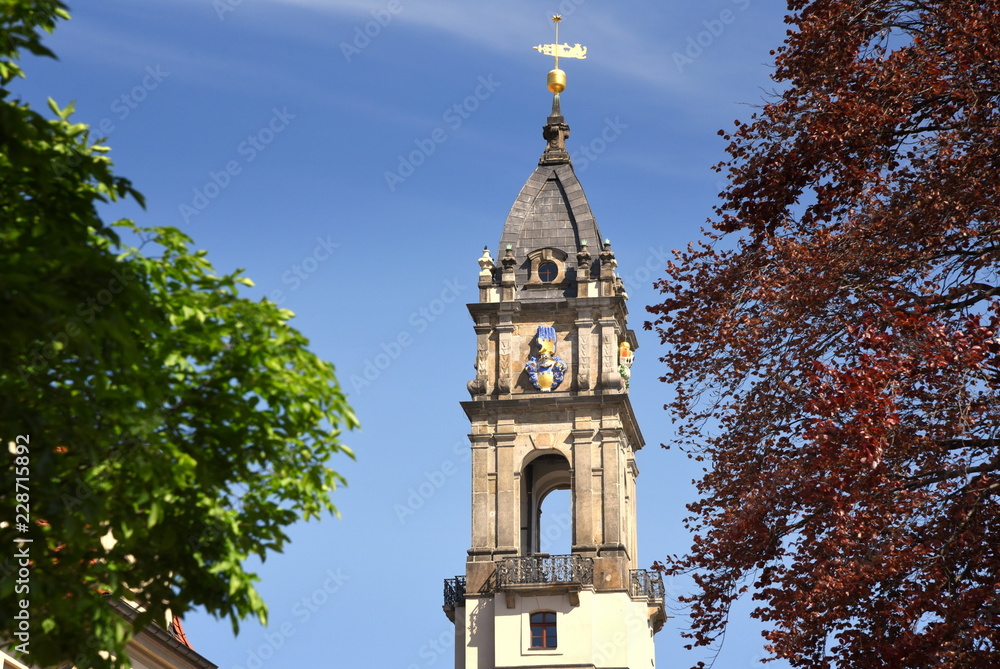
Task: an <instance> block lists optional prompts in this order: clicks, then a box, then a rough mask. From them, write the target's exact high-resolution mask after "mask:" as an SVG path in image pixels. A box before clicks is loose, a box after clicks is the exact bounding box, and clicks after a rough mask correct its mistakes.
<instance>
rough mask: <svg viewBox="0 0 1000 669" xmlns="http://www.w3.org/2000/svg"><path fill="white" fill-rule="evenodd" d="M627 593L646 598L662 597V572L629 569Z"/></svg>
mask: <svg viewBox="0 0 1000 669" xmlns="http://www.w3.org/2000/svg"><path fill="white" fill-rule="evenodd" d="M628 589H629V594H630V595H632V596H633V597H646V598H647V599H663V598H664V596H665V595H666V591H665V589H664V587H663V574H661V573H660V572H658V571H649V570H648V569H632V570H630V571H629V588H628Z"/></svg>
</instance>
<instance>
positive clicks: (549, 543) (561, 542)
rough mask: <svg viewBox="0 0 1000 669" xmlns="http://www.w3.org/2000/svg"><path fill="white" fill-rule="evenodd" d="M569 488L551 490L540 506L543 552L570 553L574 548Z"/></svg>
mask: <svg viewBox="0 0 1000 669" xmlns="http://www.w3.org/2000/svg"><path fill="white" fill-rule="evenodd" d="M572 497H573V495H572V494H571V493H570V491H569V490H568V489H565V488H563V489H556V490H553V491H551V492H549V493H548V494H547V495H546V496H545V499H543V500H542V503H541V504H540V505H539V507H538V545H539V548H540V549H541V552H542V553H548V554H549V555H569V554H570V552H572V550H573V508H572V504H571V501H572Z"/></svg>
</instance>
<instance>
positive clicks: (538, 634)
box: [531, 611, 557, 649]
mask: <svg viewBox="0 0 1000 669" xmlns="http://www.w3.org/2000/svg"><path fill="white" fill-rule="evenodd" d="M556 643H557V638H556V614H555V613H553V612H552V611H538V612H536V613H532V614H531V648H532V649H541V648H555V647H556Z"/></svg>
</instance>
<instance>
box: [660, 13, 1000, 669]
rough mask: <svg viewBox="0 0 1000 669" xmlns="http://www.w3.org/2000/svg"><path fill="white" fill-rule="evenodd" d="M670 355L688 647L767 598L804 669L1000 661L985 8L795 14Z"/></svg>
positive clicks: (997, 64)
mask: <svg viewBox="0 0 1000 669" xmlns="http://www.w3.org/2000/svg"><path fill="white" fill-rule="evenodd" d="M788 4H789V12H790V14H789V16H788V17H787V19H786V21H787V22H788V23H789V24H790V25H791V29H790V30H789V32H788V37H787V39H786V40H785V42H784V44H783V45H782V46H781V47H780V48H778V49H777V50H776V51H775V52H774V55H775V66H776V69H775V72H774V75H773V78H774V80H775V82H776V83H777V84H778V86H779V90H780V91H782V92H781V93H780V94H775V96H774V97H773V98H772V99H771V100H770V101H769V102H767V103H766V104H765V105H764V106H763V107H762V108H761V109H760V110H759V111H758V112H757V113H756V114H754V115H753V116H752V117H751V118H750V120H749V121H747V122H739V121H737V122H736V126H735V129H734V130H732V131H731V132H728V133H725V132H722V133H720V134H723V135H724V137H725V139H726V140H727V141H729V146H728V153H729V158H728V159H727V160H726V161H725V162H723V163H722V164H720V165H719V166H718V167H717V169H718V170H719V171H723V172H726V173H727V174H728V186H727V188H726V189H725V191H724V192H723V193H722V195H721V198H722V199H721V204H720V205H719V207H718V208H717V210H716V216H715V218H714V219H713V221H712V225H711V229H709V230H706V231H705V237H704V239H702V240H701V241H700V242H699V243H697V244H693V245H691V246H690V247H689V248H688V249H687V250H686V251H683V252H677V257H676V260H675V262H673V263H671V264H670V265H669V267H668V269H667V277H666V278H665V279H664V280H663V281H661V282H660V283H659V284H658V286H659V288H660V289H661V290H662V292H663V293H664V294H665V298H664V301H663V302H662V303H661V304H657V305H654V306H652V307H649V310H650V311H651V312H652V313H653V314H656V317H655V318H656V319H655V320H654V321H653V322H651V323H647V327H648V328H655V329H656V330H657V332H658V333H659V335H660V337H661V339H662V341H663V342H664V343H666V344H668V345H669V349H668V352H667V353H666V355H665V357H664V358H663V361H664V362H665V363H666V373H665V376H664V380H665V381H667V382H670V383H672V384H674V385H675V386H676V388H677V394H676V399H675V400H674V401H673V403H672V404H671V405H669V406H668V407H667V408H668V409H669V410H671V411H673V412H674V414H675V416H676V418H677V421H678V423H679V429H678V433H677V434H678V437H677V440H676V441H677V445H679V446H680V447H681V448H682V449H684V450H685V451H687V452H688V454H689V455H690V456H691V457H695V458H697V459H699V460H704V462H705V463H706V469H705V474H704V476H703V477H702V478H701V480H700V481H699V482H698V490H699V492H700V495H701V497H700V499H699V500H698V501H697V502H694V503H693V504H691V505H689V509H690V512H691V515H690V517H689V519H688V524H689V527H690V529H691V530H692V531H693V533H694V543H693V546H692V548H691V550H690V551H689V552H688V554H687V555H684V556H680V557H673V558H671V559H670V560H668V561H667V563H666V564H665V565H664V567H665V568H666V569H667V571H668V573H674V574H679V573H690V574H691V575H692V577H693V579H694V583H695V586H696V587H695V592H694V594H692V595H691V596H690V597H689V598H686V601H687V602H688V604H689V605H690V613H691V620H692V627H691V629H690V631H689V632H688V636H689V638H690V639H691V643H692V645H693V646H706V645H711V644H713V643H715V642H716V641H717V640H718V639H719V638H720V636H721V634H722V632H723V631H724V629H725V626H726V622H727V616H728V611H729V607H730V605H731V604H732V603H733V602H734V601H735V600H736V599H737V598H738V597H740V596H741V595H742V594H744V593H749V595H750V596H751V597H752V598H753V600H755V601H756V602H757V605H756V608H755V611H754V615H755V617H757V618H758V619H760V620H762V621H763V622H764V624H765V626H766V631H765V638H766V647H767V650H768V651H769V652H770V653H771V654H772V656H773V657H777V658H784V659H786V660H788V661H789V662H790V663H791V664H792V666H795V667H931V666H933V667H948V668H959V667H961V668H968V667H998V666H1000V344H998V329H1000V277H998V270H1000V112H998V104H1000V6H998V5H997V3H996V2H971V1H968V0H924V1H919V0H815V1H812V2H806V1H805V0H791V1H790V2H789V3H788Z"/></svg>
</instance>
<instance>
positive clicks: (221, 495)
mask: <svg viewBox="0 0 1000 669" xmlns="http://www.w3.org/2000/svg"><path fill="white" fill-rule="evenodd" d="M2 8H3V10H2V12H3V13H2V16H0V221H2V224H0V314H2V326H3V327H2V328H0V440H2V443H3V444H4V446H5V449H4V450H5V457H6V462H4V463H3V464H2V465H0V468H2V470H3V471H4V472H5V473H6V476H5V482H4V487H3V492H2V493H0V495H2V497H3V499H4V501H5V503H4V505H3V508H4V515H3V517H2V518H0V521H2V522H0V543H2V544H3V545H5V546H9V547H12V549H11V550H10V551H8V553H7V555H8V556H9V557H6V559H5V560H6V561H5V562H2V561H0V562H2V563H0V571H2V573H0V576H2V579H0V638H6V639H10V640H13V644H12V647H14V646H20V650H27V651H28V659H29V660H30V661H31V662H34V663H37V664H39V665H42V666H49V665H54V664H57V663H60V662H65V661H71V662H74V663H75V664H77V665H78V666H81V667H82V666H87V667H120V666H127V664H126V663H127V659H126V658H125V655H124V648H125V645H126V643H127V639H128V636H129V634H130V625H129V624H128V623H126V622H125V621H124V620H123V619H122V618H121V617H120V616H119V615H118V613H116V611H115V609H114V607H112V606H110V605H109V602H108V599H109V598H113V599H116V600H126V601H128V602H131V603H133V604H135V605H136V606H137V608H139V609H140V610H141V611H142V614H141V615H140V616H139V617H138V619H137V620H136V621H135V625H136V626H137V627H138V626H143V625H146V624H149V623H152V622H157V621H160V622H162V621H163V620H164V619H165V616H166V614H167V611H170V612H172V613H173V614H174V615H180V614H183V613H184V612H185V611H188V610H190V609H191V608H192V607H195V606H202V607H204V608H205V609H206V610H207V611H208V612H209V613H211V614H213V615H216V616H219V617H228V618H229V619H231V620H232V622H233V627H234V629H236V628H238V622H239V621H240V620H241V619H243V618H245V617H248V616H257V617H260V618H261V619H263V618H264V617H265V615H266V608H265V605H264V603H263V602H262V601H261V599H260V597H259V596H258V594H257V592H256V590H255V589H254V582H255V581H256V580H257V577H256V576H255V574H253V573H251V572H249V571H247V570H246V569H245V567H244V561H245V560H246V559H247V558H249V557H250V556H257V557H259V558H261V559H264V558H265V557H266V556H267V554H268V552H269V551H280V550H281V549H282V547H283V545H284V544H285V542H286V541H287V540H288V537H287V535H286V533H285V530H286V528H287V527H288V526H289V525H291V524H292V523H294V522H296V521H298V520H299V519H303V518H305V519H309V518H313V517H317V516H319V515H320V514H321V513H323V512H335V511H336V509H335V507H334V506H333V504H332V502H331V500H330V493H331V491H332V490H333V489H334V488H335V487H336V486H337V485H338V484H339V483H342V478H341V477H340V476H339V475H338V474H337V473H336V472H335V471H334V470H333V469H331V468H330V467H329V460H330V458H331V457H332V456H334V455H337V454H341V455H347V456H351V455H352V454H351V451H350V450H349V449H348V448H347V447H346V446H344V445H343V444H341V443H340V441H339V434H340V430H341V429H349V428H353V427H355V426H356V424H357V423H356V420H355V418H354V415H353V413H352V411H351V409H350V407H349V406H348V404H347V403H346V401H345V397H344V394H343V393H342V391H341V389H340V386H339V384H338V383H337V379H336V377H335V375H334V371H333V367H332V365H330V364H329V363H327V362H324V361H322V360H320V359H318V358H317V357H316V356H315V355H314V354H313V353H311V352H310V351H309V350H308V348H307V345H308V342H307V340H306V339H305V338H304V337H303V336H302V334H300V333H299V332H297V331H296V330H295V329H294V328H292V327H290V325H289V322H288V321H289V319H290V318H291V317H292V314H291V313H290V312H289V311H287V310H285V309H279V308H278V307H277V306H276V305H275V304H273V303H271V302H268V301H263V300H262V301H259V302H255V301H252V300H250V299H246V298H243V297H240V296H239V294H238V290H237V289H238V287H239V285H240V284H244V285H248V286H249V285H252V283H251V282H250V281H249V279H247V278H245V277H243V276H241V275H240V273H239V272H236V273H233V274H228V275H217V274H216V273H214V271H213V269H212V266H211V265H210V264H209V262H208V260H207V259H206V257H205V252H204V251H192V250H191V249H190V248H189V245H190V244H191V240H190V239H189V238H188V237H187V236H185V235H184V234H183V233H181V232H180V231H178V230H176V229H172V228H156V229H143V228H141V227H138V226H136V225H135V224H134V223H132V222H130V221H118V222H117V223H114V224H110V225H109V224H107V223H105V222H104V221H103V220H101V218H100V216H99V214H98V210H97V205H98V204H99V203H104V202H113V201H116V200H119V199H121V198H133V199H135V200H136V201H138V202H139V203H140V204H141V203H142V196H141V195H140V194H139V193H138V192H136V191H135V190H134V189H133V187H132V185H131V184H130V183H129V181H127V180H126V179H123V178H121V177H119V176H116V175H115V174H114V173H113V172H112V169H111V168H112V165H111V162H110V160H109V159H108V157H107V151H108V148H107V147H106V146H105V145H103V144H102V142H101V141H100V140H96V141H95V139H94V138H92V137H91V135H90V132H89V129H88V128H87V126H86V125H84V124H79V123H73V122H72V120H71V118H70V116H71V113H72V105H70V106H67V107H62V108H60V107H59V106H58V105H57V104H56V103H55V102H52V101H50V107H51V110H52V113H53V116H52V117H47V116H45V115H43V114H40V113H38V112H37V111H35V110H33V109H31V108H30V107H29V106H28V105H27V104H25V103H24V102H22V101H20V100H18V99H16V98H15V97H13V96H12V94H11V91H10V89H9V84H10V83H11V81H12V80H14V79H15V78H16V77H22V76H24V75H23V72H22V70H21V68H20V67H19V64H18V62H19V58H20V56H21V54H23V53H31V54H34V55H37V56H53V54H52V53H51V52H50V51H49V50H48V49H47V48H46V47H45V46H43V45H42V43H41V38H42V36H43V34H44V33H45V32H51V31H52V30H53V29H54V27H55V24H56V22H57V20H59V19H67V18H68V14H67V12H66V7H65V6H64V5H63V3H61V2H59V1H58V0H4V1H3V3H2ZM18 551H20V552H18ZM25 629H27V633H26V632H25ZM19 633H20V635H19ZM25 639H27V642H26V643H25ZM101 651H107V653H110V656H109V655H108V654H107V653H102V652H101Z"/></svg>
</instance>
